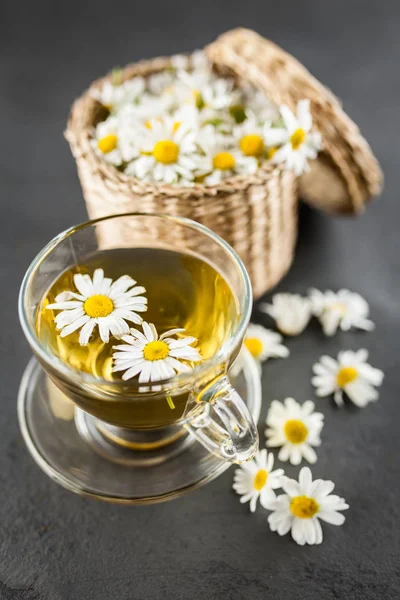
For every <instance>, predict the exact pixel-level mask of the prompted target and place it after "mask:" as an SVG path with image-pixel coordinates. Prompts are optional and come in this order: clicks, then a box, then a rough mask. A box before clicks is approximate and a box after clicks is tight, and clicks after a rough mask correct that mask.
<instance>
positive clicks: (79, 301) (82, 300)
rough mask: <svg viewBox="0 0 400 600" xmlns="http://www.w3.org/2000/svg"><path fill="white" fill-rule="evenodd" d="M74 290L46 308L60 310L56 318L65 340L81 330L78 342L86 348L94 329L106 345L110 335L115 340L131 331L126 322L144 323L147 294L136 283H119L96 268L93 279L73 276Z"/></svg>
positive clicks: (124, 278) (125, 278)
mask: <svg viewBox="0 0 400 600" xmlns="http://www.w3.org/2000/svg"><path fill="white" fill-rule="evenodd" d="M74 284H75V287H76V289H77V292H75V291H69V290H68V291H65V292H62V293H61V294H58V296H57V297H56V299H55V303H53V304H48V305H47V306H46V309H50V310H60V311H61V312H60V313H58V315H57V316H56V317H55V318H54V322H55V324H56V327H57V329H59V330H60V336H61V337H66V336H67V335H70V334H71V333H74V331H77V330H78V329H80V334H79V343H80V344H81V346H86V345H87V344H88V343H89V339H90V336H91V335H92V333H93V330H94V329H95V327H98V329H99V334H100V338H101V340H102V341H103V342H104V343H107V342H108V341H109V339H110V333H111V335H113V336H114V337H116V338H119V337H122V336H123V335H124V334H127V333H128V332H129V325H128V324H127V321H130V322H132V323H137V324H139V323H141V322H142V320H143V319H142V317H141V316H140V315H138V313H139V312H144V311H146V310H147V298H145V297H144V296H143V295H141V294H144V293H145V292H146V290H145V288H144V287H142V286H137V285H136V281H135V280H134V279H132V277H129V275H123V276H122V277H120V278H119V279H117V280H116V281H114V282H113V281H112V279H110V278H108V277H104V271H103V269H96V270H95V271H94V273H93V278H92V277H90V275H87V274H85V275H82V274H81V273H76V274H75V275H74Z"/></svg>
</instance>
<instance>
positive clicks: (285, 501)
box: [268, 467, 349, 546]
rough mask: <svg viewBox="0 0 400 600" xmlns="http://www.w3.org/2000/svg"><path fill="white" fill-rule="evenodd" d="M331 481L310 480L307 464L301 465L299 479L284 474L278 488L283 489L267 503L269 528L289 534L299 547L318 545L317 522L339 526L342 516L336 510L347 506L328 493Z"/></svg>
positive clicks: (319, 537)
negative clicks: (283, 492)
mask: <svg viewBox="0 0 400 600" xmlns="http://www.w3.org/2000/svg"><path fill="white" fill-rule="evenodd" d="M334 487H335V484H334V483H333V481H325V480H323V479H315V480H314V481H313V480H312V474H311V471H310V469H309V468H308V467H303V468H302V469H301V471H300V474H299V481H298V482H297V481H296V480H295V479H289V477H284V478H283V482H282V488H283V490H284V491H285V492H286V493H285V494H282V495H280V496H278V497H277V498H276V500H274V501H273V502H271V503H270V505H269V507H268V508H270V509H271V510H272V511H273V512H272V513H271V514H270V515H269V517H268V523H269V526H270V529H271V531H277V532H278V534H279V535H286V534H287V533H288V532H289V531H291V533H292V538H293V540H294V541H295V542H296V543H297V544H299V545H300V546H304V545H305V544H310V545H313V544H321V542H322V538H323V536H322V528H321V524H320V520H321V521H325V522H326V523H330V524H331V525H343V523H344V521H345V517H344V516H343V515H342V514H341V513H340V512H339V511H342V510H346V509H347V508H349V505H348V504H346V502H345V500H344V498H340V497H339V496H335V495H333V494H331V492H332V491H333V489H334Z"/></svg>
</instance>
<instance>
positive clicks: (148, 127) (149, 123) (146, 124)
mask: <svg viewBox="0 0 400 600" xmlns="http://www.w3.org/2000/svg"><path fill="white" fill-rule="evenodd" d="M144 126H145V127H146V129H151V128H152V127H151V122H150V121H146V122H145V124H144Z"/></svg>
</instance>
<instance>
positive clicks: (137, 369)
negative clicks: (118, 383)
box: [122, 364, 142, 381]
mask: <svg viewBox="0 0 400 600" xmlns="http://www.w3.org/2000/svg"><path fill="white" fill-rule="evenodd" d="M141 369H142V365H141V364H138V365H135V366H132V367H131V368H130V369H128V370H127V371H126V372H125V373H124V374H123V375H122V379H123V380H124V381H127V380H128V379H132V377H136V375H137V374H138V373H140V371H141Z"/></svg>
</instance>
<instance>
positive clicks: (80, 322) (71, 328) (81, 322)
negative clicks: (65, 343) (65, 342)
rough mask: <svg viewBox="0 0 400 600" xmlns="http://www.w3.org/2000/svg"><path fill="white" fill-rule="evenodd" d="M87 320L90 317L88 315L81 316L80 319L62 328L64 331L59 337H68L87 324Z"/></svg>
mask: <svg viewBox="0 0 400 600" xmlns="http://www.w3.org/2000/svg"><path fill="white" fill-rule="evenodd" d="M89 319H90V317H89V316H88V315H83V316H82V317H79V319H77V320H76V321H74V322H73V323H71V324H70V325H67V327H64V329H63V330H62V331H61V333H60V336H61V337H66V336H67V335H70V334H71V333H73V332H74V331H76V330H77V329H79V328H80V327H82V326H83V325H84V324H85V323H87V322H88V321H89Z"/></svg>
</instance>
